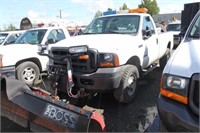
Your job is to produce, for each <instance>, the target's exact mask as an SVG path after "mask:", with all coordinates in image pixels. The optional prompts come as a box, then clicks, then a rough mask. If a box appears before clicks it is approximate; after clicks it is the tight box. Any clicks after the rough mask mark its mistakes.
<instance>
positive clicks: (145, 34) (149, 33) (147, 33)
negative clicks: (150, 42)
mask: <svg viewBox="0 0 200 133" xmlns="http://www.w3.org/2000/svg"><path fill="white" fill-rule="evenodd" d="M142 35H143V39H144V40H146V39H148V38H149V37H151V36H152V30H150V29H149V28H146V30H144V31H142Z"/></svg>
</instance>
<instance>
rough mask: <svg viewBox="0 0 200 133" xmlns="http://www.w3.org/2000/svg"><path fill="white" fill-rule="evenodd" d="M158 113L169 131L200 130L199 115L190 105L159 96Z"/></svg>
mask: <svg viewBox="0 0 200 133" xmlns="http://www.w3.org/2000/svg"><path fill="white" fill-rule="evenodd" d="M158 113H159V116H160V119H161V120H162V122H163V124H164V125H165V127H166V128H167V130H168V131H170V132H171V131H172V132H179V131H182V132H186V131H189V132H191V131H192V132H199V130H200V129H199V116H197V115H195V114H194V113H193V112H192V111H191V110H190V109H189V107H188V106H186V105H184V104H182V103H179V102H176V101H173V100H171V99H168V98H165V97H163V96H161V95H160V96H159V98H158Z"/></svg>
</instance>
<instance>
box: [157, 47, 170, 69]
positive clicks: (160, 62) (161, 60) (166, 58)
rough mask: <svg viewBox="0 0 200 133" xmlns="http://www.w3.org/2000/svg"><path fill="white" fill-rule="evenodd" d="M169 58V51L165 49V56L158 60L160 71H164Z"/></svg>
mask: <svg viewBox="0 0 200 133" xmlns="http://www.w3.org/2000/svg"><path fill="white" fill-rule="evenodd" d="M170 56H171V51H170V50H169V48H167V51H166V53H165V55H164V56H163V57H162V58H160V60H159V64H160V68H161V69H164V67H165V65H166V64H167V61H168V60H169V58H170Z"/></svg>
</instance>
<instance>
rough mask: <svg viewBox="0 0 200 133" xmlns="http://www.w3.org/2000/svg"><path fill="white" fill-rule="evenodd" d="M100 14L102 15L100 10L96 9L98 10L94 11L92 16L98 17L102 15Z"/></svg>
mask: <svg viewBox="0 0 200 133" xmlns="http://www.w3.org/2000/svg"><path fill="white" fill-rule="evenodd" d="M102 15H103V13H102V12H101V11H100V10H98V11H97V12H96V13H95V16H94V18H98V17H100V16H102Z"/></svg>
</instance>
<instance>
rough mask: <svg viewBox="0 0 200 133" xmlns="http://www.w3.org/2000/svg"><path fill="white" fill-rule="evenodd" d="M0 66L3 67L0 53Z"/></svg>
mask: <svg viewBox="0 0 200 133" xmlns="http://www.w3.org/2000/svg"><path fill="white" fill-rule="evenodd" d="M0 67H3V55H2V54H0Z"/></svg>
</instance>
